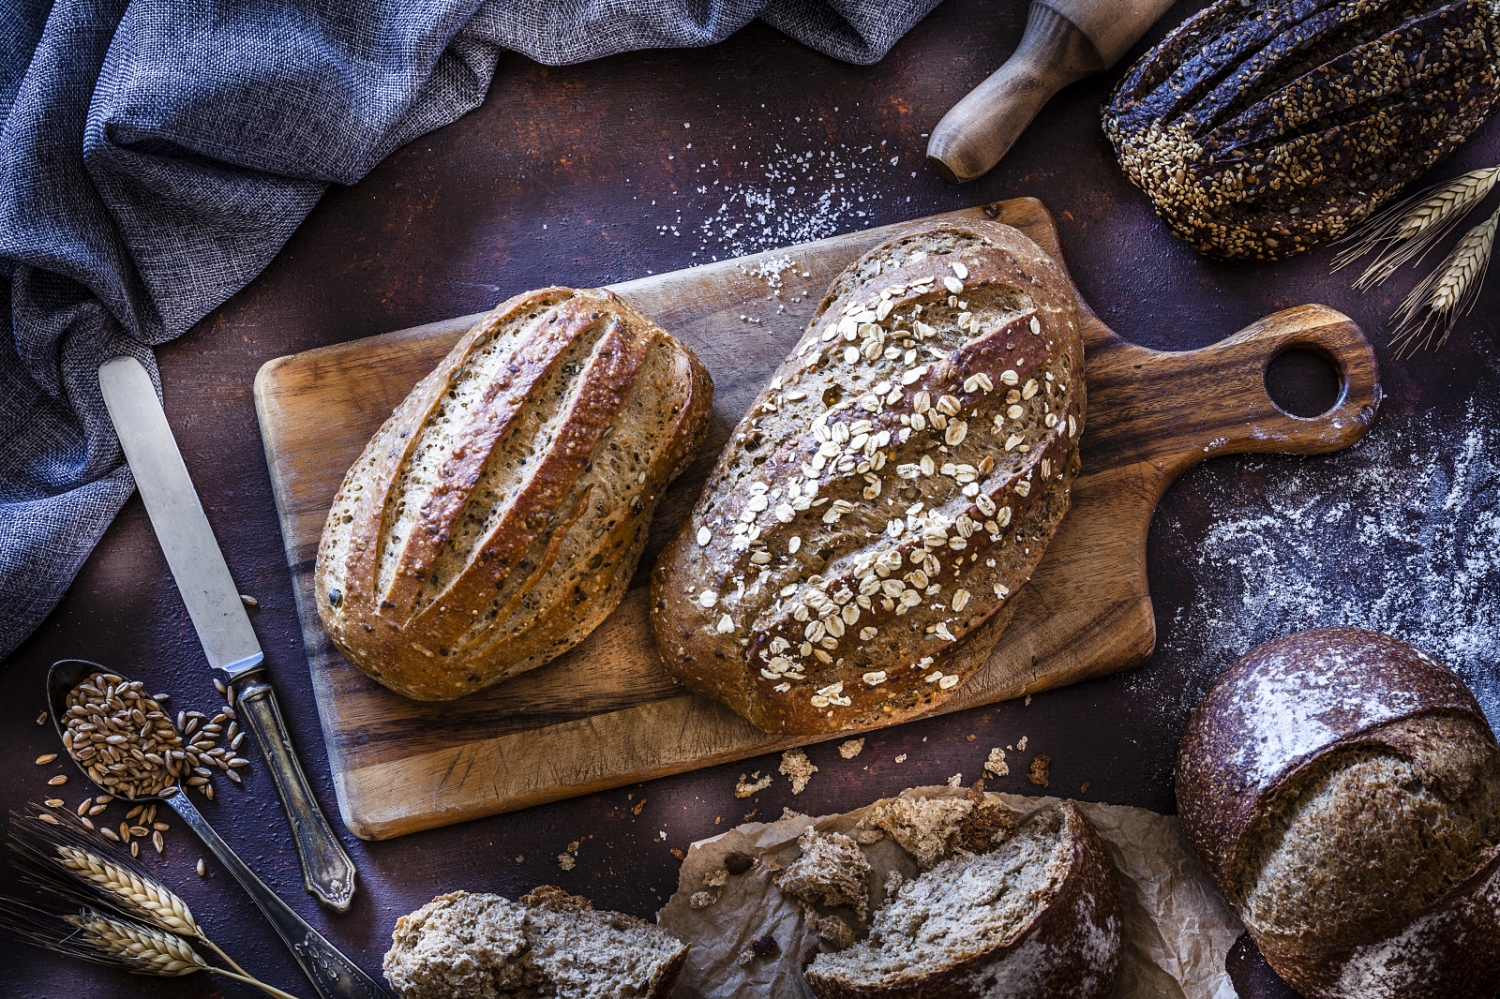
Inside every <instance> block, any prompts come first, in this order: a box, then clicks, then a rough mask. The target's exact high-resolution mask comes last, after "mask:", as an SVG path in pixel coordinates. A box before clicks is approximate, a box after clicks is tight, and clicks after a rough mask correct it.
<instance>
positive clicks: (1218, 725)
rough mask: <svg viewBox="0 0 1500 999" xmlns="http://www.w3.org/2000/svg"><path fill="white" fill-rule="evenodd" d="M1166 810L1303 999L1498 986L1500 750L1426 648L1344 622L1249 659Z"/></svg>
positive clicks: (1455, 998)
mask: <svg viewBox="0 0 1500 999" xmlns="http://www.w3.org/2000/svg"><path fill="white" fill-rule="evenodd" d="M1177 803H1178V811H1179V813H1180V814H1181V816H1182V821H1183V825H1184V827H1185V829H1186V831H1187V834H1188V838H1189V839H1190V840H1191V841H1192V843H1193V846H1194V847H1195V848H1196V849H1197V851H1198V853H1199V855H1200V856H1201V857H1202V858H1203V862H1204V864H1205V866H1207V868H1208V869H1209V871H1210V873H1212V874H1213V876H1214V879H1215V880H1216V881H1217V882H1218V883H1219V885H1220V887H1222V888H1223V889H1224V893H1225V895H1226V896H1227V897H1228V898H1229V901H1230V902H1231V904H1233V905H1234V906H1235V908H1236V909H1237V910H1238V912H1239V914H1240V917H1241V918H1242V919H1243V920H1244V922H1245V925H1246V926H1247V927H1248V928H1249V930H1250V933H1251V935H1252V936H1253V937H1254V938H1255V941H1256V943H1257V945H1258V946H1259V947H1260V949H1261V951H1262V952H1263V953H1264V954H1265V956H1266V959H1267V960H1268V961H1269V962H1270V963H1271V966H1272V967H1273V968H1275V969H1276V971H1277V972H1278V973H1279V974H1280V975H1281V976H1282V977H1283V978H1285V979H1286V980H1287V982H1289V983H1290V984H1291V985H1292V987H1293V988H1295V989H1297V990H1298V991H1299V992H1301V993H1302V994H1303V995H1306V996H1309V997H1330V999H1333V997H1346V999H1356V997H1358V999H1365V997H1375V996H1392V997H1395V996H1400V997H1403V999H1423V997H1429V996H1430V997H1432V999H1437V997H1440V996H1442V997H1449V999H1494V996H1495V995H1496V993H1497V991H1500V948H1496V947H1495V946H1494V944H1495V943H1496V942H1497V941H1500V747H1497V745H1496V742H1495V736H1494V733H1493V732H1492V731H1491V729H1490V726H1489V723H1488V722H1487V721H1486V719H1485V716H1484V713H1483V712H1482V711H1481V710H1480V707H1479V704H1478V703H1477V702H1476V701H1475V699H1474V697H1473V695H1472V694H1471V693H1470V692H1469V690H1468V689H1467V688H1466V687H1465V686H1464V684H1463V681H1461V680H1460V679H1459V678H1458V677H1457V676H1456V675H1454V674H1453V673H1452V672H1451V671H1450V670H1448V669H1447V668H1445V667H1443V666H1441V665H1439V664H1438V663H1436V662H1434V661H1433V660H1432V659H1431V658H1430V657H1428V656H1427V655H1426V654H1425V653H1423V652H1421V651H1419V650H1417V649H1415V648H1413V647H1412V646H1410V645H1407V644H1406V643H1404V642H1401V641H1399V640H1397V639H1394V638H1391V637H1389V636H1386V635H1380V634H1376V633H1374V632H1368V631H1360V630H1357V629H1353V628H1324V629H1317V630H1313V631H1304V632H1299V633H1296V634H1293V635H1288V636H1286V637H1284V638H1279V639H1276V640H1274V641H1271V642H1267V643H1266V644H1264V645H1261V646H1259V647H1257V648H1255V649H1252V650H1251V651H1250V652H1249V653H1247V654H1246V655H1245V656H1244V657H1242V658H1241V659H1240V660H1238V661H1237V662H1236V663H1235V664H1234V665H1232V666H1231V667H1230V668H1229V669H1228V670H1226V671H1225V673H1224V674H1223V676H1221V677H1220V678H1219V679H1218V681H1217V682H1216V683H1215V684H1214V686H1213V688H1212V689H1211V690H1210V691H1209V693H1208V695H1207V696H1206V697H1205V698H1204V700H1203V703H1202V704H1201V705H1199V707H1198V709H1197V710H1196V711H1195V713H1194V715H1193V717H1192V720H1191V721H1190V722H1189V724H1188V729H1187V733H1186V734H1185V735H1184V737H1183V741H1182V746H1181V750H1180V753H1179V757H1178V769H1177Z"/></svg>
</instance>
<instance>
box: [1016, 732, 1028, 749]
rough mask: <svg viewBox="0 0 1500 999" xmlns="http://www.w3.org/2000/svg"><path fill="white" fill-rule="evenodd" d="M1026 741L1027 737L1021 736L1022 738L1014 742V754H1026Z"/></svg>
mask: <svg viewBox="0 0 1500 999" xmlns="http://www.w3.org/2000/svg"><path fill="white" fill-rule="evenodd" d="M1026 739H1027V737H1026V736H1024V735H1023V736H1021V738H1019V739H1017V740H1016V752H1018V753H1024V752H1026Z"/></svg>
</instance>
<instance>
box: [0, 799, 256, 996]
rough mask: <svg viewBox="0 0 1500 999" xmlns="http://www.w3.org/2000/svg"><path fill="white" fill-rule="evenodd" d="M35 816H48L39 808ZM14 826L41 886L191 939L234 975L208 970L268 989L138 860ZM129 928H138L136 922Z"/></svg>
mask: <svg viewBox="0 0 1500 999" xmlns="http://www.w3.org/2000/svg"><path fill="white" fill-rule="evenodd" d="M33 808H34V809H35V806H33ZM35 814H50V813H45V812H41V811H40V810H37V811H36V813H35ZM11 827H12V828H11V840H10V843H11V849H13V850H15V851H16V852H17V853H19V854H20V855H21V857H22V860H23V865H22V866H23V869H24V870H25V871H26V873H27V874H28V875H30V877H29V880H30V881H31V882H32V883H34V884H36V885H37V886H38V887H40V888H42V889H43V890H45V891H48V892H51V893H52V894H54V895H57V896H60V897H62V898H67V899H70V900H73V901H76V902H80V903H83V904H85V905H88V906H90V911H92V907H93V906H94V905H97V904H102V905H103V906H105V907H106V908H108V909H110V910H113V911H114V912H116V913H118V914H119V915H120V916H123V917H127V919H129V920H137V919H138V920H140V921H142V922H144V923H148V924H150V926H151V928H153V929H154V930H161V931H165V932H166V933H169V934H177V935H178V936H185V937H192V938H194V939H195V940H197V941H198V942H199V943H201V944H203V945H204V946H205V947H207V948H208V949H209V950H211V951H213V952H214V953H215V954H217V955H218V956H219V958H220V959H221V960H222V961H223V962H224V963H225V964H227V965H229V966H230V967H231V968H233V969H234V972H235V973H234V974H231V973H230V972H226V971H223V970H222V969H219V968H212V967H210V968H209V969H208V970H209V971H212V972H214V973H215V974H220V973H222V974H230V976H231V977H234V978H241V979H243V980H245V981H248V982H250V983H252V984H255V985H256V986H257V987H265V988H270V986H262V983H260V982H259V981H258V980H257V979H256V978H255V977H254V976H253V975H251V974H250V973H249V972H247V971H246V970H245V969H244V968H242V967H240V966H239V964H238V963H236V962H235V960H234V958H232V957H230V956H229V955H228V954H226V953H224V951H223V950H222V949H220V947H219V945H218V944H216V943H214V942H213V941H212V940H210V939H209V938H208V935H207V934H206V933H204V932H203V928H202V927H201V926H200V925H199V924H198V921H197V920H196V919H194V918H193V912H192V910H191V909H189V908H188V904H187V903H186V902H184V901H183V900H182V898H181V897H180V896H178V895H177V893H176V892H174V891H172V890H171V889H170V888H168V887H167V886H166V885H164V884H162V883H161V882H160V881H158V880H157V879H156V878H154V877H152V876H151V874H149V873H147V871H146V870H145V868H143V867H141V866H140V865H139V864H138V863H137V862H135V861H134V860H131V859H130V858H128V857H125V856H123V855H121V856H119V857H109V856H106V855H104V854H103V853H101V852H99V850H97V849H95V845H94V843H93V842H92V840H90V839H89V838H88V837H86V836H85V835H84V834H83V832H82V828H81V827H77V826H74V825H72V824H66V825H65V824H61V823H57V824H53V823H48V824H46V825H40V824H38V823H33V822H26V821H25V820H24V817H23V816H20V815H16V814H14V813H13V814H12V816H11ZM130 925H136V924H135V923H134V922H133V921H132V922H131V923H130ZM184 946H187V944H186V943H184ZM189 949H190V950H191V948H190V947H189ZM194 953H196V951H194ZM282 994H284V993H282Z"/></svg>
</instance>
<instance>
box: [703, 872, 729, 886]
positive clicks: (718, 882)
mask: <svg viewBox="0 0 1500 999" xmlns="http://www.w3.org/2000/svg"><path fill="white" fill-rule="evenodd" d="M728 883H729V872H728V871H727V870H718V871H714V872H713V873H712V874H706V875H704V876H703V887H705V888H723V887H724V886H725V885H726V884H728Z"/></svg>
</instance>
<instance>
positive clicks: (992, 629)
mask: <svg viewBox="0 0 1500 999" xmlns="http://www.w3.org/2000/svg"><path fill="white" fill-rule="evenodd" d="M1083 411H1084V384H1083V341H1082V333H1081V330H1080V326H1079V317H1078V314H1077V310H1076V307H1075V304H1074V297H1073V293H1072V288H1071V285H1070V284H1069V282H1068V279H1067V277H1066V276H1065V275H1064V274H1063V272H1062V270H1061V268H1059V267H1058V265H1057V263H1056V262H1055V261H1053V260H1052V259H1051V258H1050V257H1048V256H1047V254H1046V253H1044V252H1043V251H1042V249H1041V248H1040V247H1038V246H1037V245H1036V244H1035V243H1033V242H1032V241H1031V240H1029V239H1027V238H1026V237H1025V236H1024V235H1022V234H1021V233H1020V232H1018V231H1016V230H1015V229H1012V228H1011V227H1009V226H1005V225H1000V224H998V223H992V222H984V221H982V220H975V221H972V222H963V223H950V224H947V225H945V226H942V227H938V228H932V229H926V230H921V231H917V232H914V233H911V234H908V235H905V236H902V237H900V238H898V239H895V240H892V241H890V242H888V243H885V244H883V245H881V246H878V247H876V248H875V249H873V250H871V251H870V252H869V253H867V254H866V255H865V256H864V257H862V258H860V260H858V261H857V262H855V263H854V264H853V265H851V266H850V267H849V268H848V270H846V271H845V272H844V273H843V274H842V275H841V276H840V277H839V278H838V279H837V280H835V281H834V283H833V285H832V287H831V288H830V289H829V291H828V295H827V297H826V298H825V299H824V300H823V302H822V304H821V305H820V306H819V307H818V312H817V314H816V316H815V317H814V318H813V320H812V322H811V324H809V326H808V329H807V332H806V333H805V334H804V336H803V338H802V340H801V341H800V343H799V344H798V346H797V348H796V349H795V350H793V352H792V354H791V356H790V357H788V358H787V360H786V361H784V362H783V363H782V365H781V367H780V368H778V369H777V372H776V375H775V377H773V378H772V379H771V382H770V384H769V385H768V386H767V387H766V388H765V389H764V390H763V391H762V392H761V393H760V395H759V396H758V397H757V398H756V400H755V402H754V404H753V405H752V406H751V407H750V410H749V412H747V413H746V414H745V417H744V419H743V420H742V421H741V422H740V425H739V426H738V427H737V428H736V429H735V431H734V434H733V435H732V436H731V438H730V441H729V444H728V446H727V447H726V448H725V449H724V451H723V453H722V454H721V455H720V457H719V461H718V464H717V465H716V466H715V468H714V470H713V473H712V474H711V475H710V476H709V479H708V481H707V483H706V484H705V485H704V487H703V493H702V496H701V497H700V498H699V500H698V503H697V506H696V507H695V508H694V509H693V513H692V516H691V517H690V518H689V519H688V520H687V522H686V523H685V524H684V525H683V527H682V529H681V530H680V531H679V533H678V534H677V535H676V536H675V537H674V538H673V540H672V542H671V543H670V544H669V545H668V547H667V549H666V551H664V552H663V553H662V557H661V559H660V560H659V561H658V562H657V565H656V569H655V571H654V573H653V574H652V591H651V608H652V625H653V627H654V629H655V632H656V641H657V647H658V648H659V650H660V651H661V654H662V658H663V660H664V662H665V663H666V665H667V667H668V668H669V669H670V670H671V671H672V673H673V674H674V675H675V676H677V677H678V678H679V679H681V680H682V682H683V683H684V684H686V685H687V686H688V687H689V688H691V689H692V690H694V691H696V692H698V693H700V694H703V695H705V696H708V697H712V698H715V699H717V700H721V701H723V702H724V703H726V704H728V705H729V706H730V707H731V708H733V709H734V710H735V711H738V712H739V713H740V714H742V715H744V716H745V717H746V718H748V719H749V720H750V721H751V722H753V723H754V724H756V725H758V726H760V727H761V728H762V729H765V730H766V731H769V732H796V733H814V732H832V731H840V730H844V729H849V728H854V727H858V726H868V725H871V724H879V723H881V722H887V721H898V720H900V719H902V718H907V717H911V716H913V715H916V714H920V713H922V712H924V711H928V710H931V709H932V708H934V707H936V706H937V705H939V704H942V703H943V702H944V701H946V700H948V699H949V698H951V697H952V696H954V694H955V693H956V692H957V690H958V688H959V686H960V685H961V684H963V682H964V681H965V680H967V679H969V677H971V676H973V675H974V674H975V673H976V672H978V671H979V670H980V669H981V668H982V667H983V666H984V664H985V663H986V662H987V661H988V659H989V656H990V653H991V651H992V650H993V649H994V647H995V644H996V642H997V641H998V640H999V638H1000V634H1001V632H1002V631H1003V630H1004V629H1005V626H1006V624H1008V623H1009V621H1010V618H1011V615H1012V614H1013V612H1014V604H1013V597H1014V594H1015V593H1016V591H1017V590H1019V589H1020V588H1021V586H1022V585H1023V584H1025V582H1026V581H1027V580H1028V579H1030V578H1031V574H1032V572H1033V571H1034V570H1035V568H1036V565H1037V563H1038V562H1039V561H1041V558H1042V554H1043V553H1044V552H1045V551H1046V548H1047V544H1048V542H1049V541H1050V540H1051V538H1052V536H1053V534H1054V533H1055V532H1056V530H1057V526H1058V524H1059V523H1060V522H1061V520H1062V518H1063V515H1064V514H1065V513H1066V512H1067V510H1068V504H1069V490H1070V488H1071V486H1072V482H1073V477H1074V475H1075V474H1076V472H1077V469H1078V443H1079V440H1080V437H1081V434H1082V431H1083Z"/></svg>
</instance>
